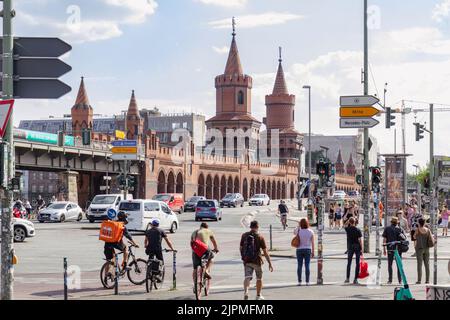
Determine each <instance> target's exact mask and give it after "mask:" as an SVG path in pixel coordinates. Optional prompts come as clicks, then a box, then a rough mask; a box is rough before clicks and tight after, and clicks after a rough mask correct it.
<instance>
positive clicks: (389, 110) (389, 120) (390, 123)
mask: <svg viewBox="0 0 450 320" xmlns="http://www.w3.org/2000/svg"><path fill="white" fill-rule="evenodd" d="M392 114H393V112H392V108H386V129H390V128H391V127H392V126H395V122H393V121H394V120H395V116H393V115H392Z"/></svg>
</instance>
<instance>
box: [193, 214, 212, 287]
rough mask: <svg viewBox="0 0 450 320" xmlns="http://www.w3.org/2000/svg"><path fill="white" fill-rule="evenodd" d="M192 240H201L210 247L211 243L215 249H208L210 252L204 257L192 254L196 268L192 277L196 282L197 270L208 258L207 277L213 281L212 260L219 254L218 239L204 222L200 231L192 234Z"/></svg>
mask: <svg viewBox="0 0 450 320" xmlns="http://www.w3.org/2000/svg"><path fill="white" fill-rule="evenodd" d="M191 240H192V241H195V240H200V241H201V242H203V243H204V244H206V245H207V246H208V247H209V243H210V242H211V243H212V244H213V247H214V249H213V250H211V249H209V248H208V250H207V251H206V252H205V254H204V255H203V257H199V256H197V255H196V254H195V252H192V265H193V267H194V270H193V272H192V277H193V279H194V281H195V279H196V274H195V272H196V270H197V267H199V266H201V265H202V258H207V259H208V263H207V264H206V268H205V269H206V270H205V277H206V278H208V279H211V274H210V269H211V265H212V259H213V258H214V253H218V252H219V249H218V246H217V241H216V238H215V237H214V233H213V232H212V231H211V230H210V229H209V228H208V224H207V223H206V222H203V223H202V224H201V225H200V229H199V230H196V231H194V232H193V233H192V236H191Z"/></svg>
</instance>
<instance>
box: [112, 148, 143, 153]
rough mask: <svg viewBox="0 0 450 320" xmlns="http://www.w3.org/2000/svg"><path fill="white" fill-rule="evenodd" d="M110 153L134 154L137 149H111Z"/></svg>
mask: <svg viewBox="0 0 450 320" xmlns="http://www.w3.org/2000/svg"><path fill="white" fill-rule="evenodd" d="M111 152H112V153H115V154H136V153H137V148H136V147H113V148H112V149H111Z"/></svg>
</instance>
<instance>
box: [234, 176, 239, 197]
mask: <svg viewBox="0 0 450 320" xmlns="http://www.w3.org/2000/svg"><path fill="white" fill-rule="evenodd" d="M239 182H240V181H239V178H238V177H236V178H234V190H233V191H234V193H239V192H240V191H241V190H240V189H241V188H240V183H239Z"/></svg>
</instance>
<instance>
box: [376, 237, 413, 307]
mask: <svg viewBox="0 0 450 320" xmlns="http://www.w3.org/2000/svg"><path fill="white" fill-rule="evenodd" d="M398 245H405V246H407V245H409V242H408V241H392V242H388V243H386V244H384V245H383V246H384V247H387V246H394V248H395V249H394V250H388V251H391V252H392V251H393V252H394V258H395V261H396V262H397V267H398V270H400V275H401V277H402V282H403V288H395V290H394V300H415V299H414V297H413V295H412V293H411V290H410V289H409V285H408V281H407V279H406V274H405V270H404V269H403V262H402V257H400V255H399V253H398Z"/></svg>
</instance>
